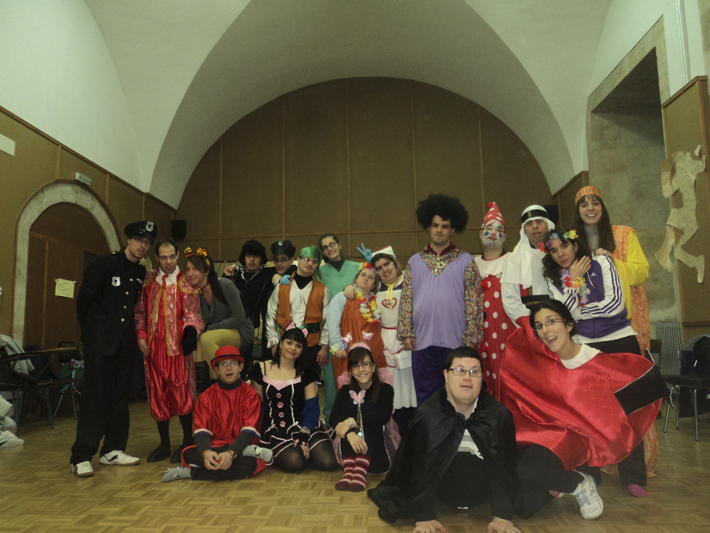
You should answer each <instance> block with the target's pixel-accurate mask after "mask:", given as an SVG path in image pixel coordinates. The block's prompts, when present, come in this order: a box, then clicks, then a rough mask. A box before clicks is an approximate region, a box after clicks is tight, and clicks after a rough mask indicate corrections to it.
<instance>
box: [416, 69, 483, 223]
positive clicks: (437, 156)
mask: <svg viewBox="0 0 710 533" xmlns="http://www.w3.org/2000/svg"><path fill="white" fill-rule="evenodd" d="M413 100H414V101H413V106H414V150H415V165H416V178H417V179H416V183H417V185H416V187H417V201H419V200H422V199H424V198H426V197H427V196H428V195H429V194H431V193H443V194H448V195H451V196H458V197H459V198H460V199H461V202H462V203H463V204H464V205H465V206H466V209H468V214H469V222H470V224H473V225H477V224H478V223H479V222H478V221H482V220H483V216H484V212H483V204H482V202H481V161H480V144H479V143H480V138H479V126H478V109H479V106H478V105H477V104H475V103H473V102H471V101H470V100H466V99H465V98H463V97H461V96H458V95H456V94H454V93H451V92H449V91H445V90H444V89H440V88H438V87H434V86H432V85H426V84H423V83H417V84H415V85H414V95H413Z"/></svg>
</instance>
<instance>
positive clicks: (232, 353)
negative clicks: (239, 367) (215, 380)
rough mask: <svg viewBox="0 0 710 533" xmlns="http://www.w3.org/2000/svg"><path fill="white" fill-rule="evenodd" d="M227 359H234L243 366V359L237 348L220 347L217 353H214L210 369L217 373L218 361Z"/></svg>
mask: <svg viewBox="0 0 710 533" xmlns="http://www.w3.org/2000/svg"><path fill="white" fill-rule="evenodd" d="M227 359H235V360H237V361H239V362H240V363H241V364H244V357H242V354H241V353H240V352H239V348H237V347H235V346H222V347H221V348H220V349H219V350H217V353H215V357H214V359H212V369H213V370H214V371H215V372H217V365H219V362H220V361H226V360H227Z"/></svg>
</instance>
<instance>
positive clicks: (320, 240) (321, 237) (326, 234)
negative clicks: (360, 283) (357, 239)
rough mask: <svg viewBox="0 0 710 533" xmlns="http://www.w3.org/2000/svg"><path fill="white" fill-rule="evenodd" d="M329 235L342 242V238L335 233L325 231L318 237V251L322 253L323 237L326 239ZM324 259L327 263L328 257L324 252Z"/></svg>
mask: <svg viewBox="0 0 710 533" xmlns="http://www.w3.org/2000/svg"><path fill="white" fill-rule="evenodd" d="M328 237H332V238H333V240H334V241H335V242H337V243H338V244H340V239H338V238H337V237H336V236H335V234H333V233H324V234H323V235H321V236H320V237H319V238H318V251H320V252H321V253H322V252H323V239H326V238H328ZM323 261H325V262H326V263H327V262H328V258H327V257H326V256H325V254H323Z"/></svg>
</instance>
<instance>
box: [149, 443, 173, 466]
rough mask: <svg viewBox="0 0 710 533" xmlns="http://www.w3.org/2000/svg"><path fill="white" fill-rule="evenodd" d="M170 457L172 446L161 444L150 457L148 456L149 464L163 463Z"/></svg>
mask: <svg viewBox="0 0 710 533" xmlns="http://www.w3.org/2000/svg"><path fill="white" fill-rule="evenodd" d="M168 457H170V446H163V445H162V444H161V445H160V446H158V447H157V448H156V449H155V450H153V451H152V452H150V455H149V456H148V462H149V463H157V462H158V461H163V460H165V459H167V458H168Z"/></svg>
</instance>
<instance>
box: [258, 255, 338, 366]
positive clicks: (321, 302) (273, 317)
mask: <svg viewBox="0 0 710 533" xmlns="http://www.w3.org/2000/svg"><path fill="white" fill-rule="evenodd" d="M320 260H321V255H320V252H319V251H318V247H316V246H308V247H306V248H303V249H302V250H301V253H300V254H299V255H298V265H297V267H296V272H294V273H293V274H291V281H290V282H289V283H288V285H281V284H279V286H278V289H276V290H274V292H273V293H272V294H271V298H269V306H268V310H267V318H266V337H267V341H268V346H269V348H270V349H271V352H272V355H273V354H275V353H276V350H278V347H279V346H278V344H279V339H280V338H281V333H283V332H284V331H285V330H286V326H288V325H289V324H290V323H291V322H293V323H294V324H296V325H297V326H298V327H299V328H302V327H305V328H306V329H307V330H308V337H307V340H308V347H307V348H306V349H305V350H303V353H302V355H301V359H302V361H303V364H306V365H310V366H311V367H313V368H314V370H316V371H317V372H318V373H319V374H320V367H322V366H325V365H326V364H328V341H329V337H328V326H327V325H326V320H325V317H326V313H327V311H328V304H329V303H330V293H329V292H328V289H327V288H326V286H325V285H323V284H322V283H321V282H320V281H318V279H317V278H316V276H315V273H316V268H318V265H319V264H320Z"/></svg>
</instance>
